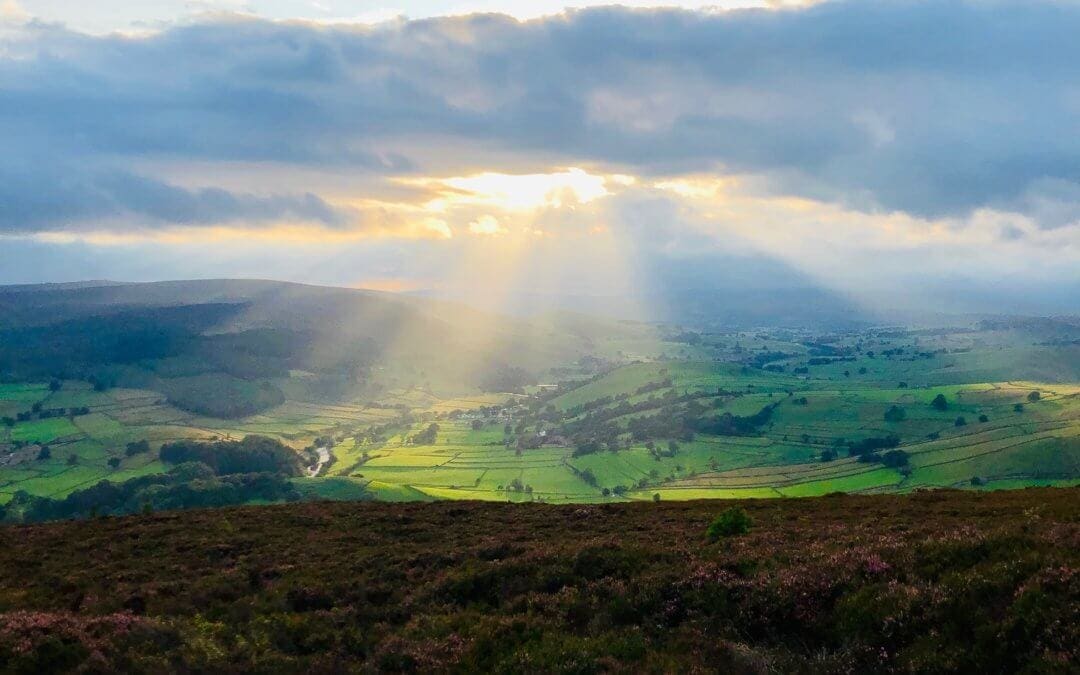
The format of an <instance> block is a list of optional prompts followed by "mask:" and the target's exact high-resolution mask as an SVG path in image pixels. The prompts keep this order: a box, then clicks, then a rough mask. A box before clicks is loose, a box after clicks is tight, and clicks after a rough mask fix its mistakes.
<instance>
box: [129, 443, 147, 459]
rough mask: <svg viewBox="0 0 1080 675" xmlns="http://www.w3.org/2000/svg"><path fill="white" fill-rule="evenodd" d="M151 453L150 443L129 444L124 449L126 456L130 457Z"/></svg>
mask: <svg viewBox="0 0 1080 675" xmlns="http://www.w3.org/2000/svg"><path fill="white" fill-rule="evenodd" d="M148 452H150V441H147V440H141V441H133V442H131V443H128V444H127V447H125V448H124V454H125V455H127V456H128V457H134V456H135V455H143V454H146V453H148Z"/></svg>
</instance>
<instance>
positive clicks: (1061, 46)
mask: <svg viewBox="0 0 1080 675" xmlns="http://www.w3.org/2000/svg"><path fill="white" fill-rule="evenodd" d="M13 6H14V5H13ZM15 7H17V6H15ZM1078 34H1080V6H1077V5H1070V4H1066V3H1059V2H1051V1H1049V0H1037V1H1029V0H1024V1H1022V2H1021V1H1019V0H1011V1H1010V0H1003V1H999V2H961V1H959V0H939V1H935V2H914V1H905V0H899V1H893V2H882V3H876V2H875V3H868V2H831V3H824V4H820V5H815V6H813V7H809V8H806V9H799V10H785V11H778V12H770V11H738V12H694V11H684V10H674V9H651V10H632V9H627V8H619V7H606V8H594V9H588V10H581V11H573V12H568V13H564V14H560V15H556V16H549V17H544V18H540V19H536V20H531V21H518V20H515V19H513V18H510V17H506V16H499V15H473V16H464V17H446V18H435V19H425V20H419V21H404V20H402V21H395V22H391V23H388V24H383V25H379V26H366V25H341V24H336V25H332V26H327V25H318V24H313V23H305V22H300V21H293V22H269V21H262V20H257V19H253V18H250V17H249V18H244V17H235V16H234V17H215V18H213V19H212V20H206V21H203V22H199V23H194V24H190V25H183V26H178V27H173V28H170V29H167V30H164V31H160V32H156V33H151V34H147V35H144V36H140V37H130V36H121V35H107V36H89V35H83V34H79V33H75V32H71V31H68V30H65V29H63V28H62V27H58V26H54V25H45V24H40V23H31V24H28V25H27V26H26V27H25V28H24V29H21V30H20V31H19V32H18V34H17V35H16V36H14V37H12V36H10V35H8V36H7V37H5V38H4V40H3V44H2V45H0V55H2V56H0V82H3V83H4V84H3V87H2V88H0V136H2V137H4V138H6V139H8V138H11V139H17V141H15V142H13V143H12V144H11V146H10V147H8V148H7V154H8V157H7V159H6V160H5V161H4V165H3V166H2V167H0V172H3V177H4V182H5V186H3V187H0V190H3V192H4V194H3V197H4V199H3V202H2V205H0V227H2V228H3V229H4V230H5V231H8V232H28V231H35V230H38V231H52V230H55V229H56V228H58V227H61V228H63V227H75V226H76V225H73V224H77V223H80V222H86V221H91V220H95V219H108V218H110V217H112V218H115V219H126V220H134V219H139V218H143V219H145V221H146V222H145V223H143V226H145V227H167V226H170V225H189V224H192V223H211V222H215V221H233V220H244V219H246V220H250V221H255V222H262V221H270V220H280V219H282V218H284V219H297V220H310V221H316V222H318V223H322V224H325V225H330V226H335V227H341V226H344V225H345V224H347V221H348V218H347V217H346V216H344V215H343V214H342V213H340V212H339V210H337V209H336V208H335V207H333V206H332V205H331V204H330V203H329V201H328V200H326V199H325V198H323V197H321V196H320V186H319V185H298V186H296V188H295V189H293V190H290V191H287V192H282V193H270V194H266V193H263V192H262V191H261V190H260V189H259V186H258V185H252V186H250V188H246V189H242V190H238V191H237V190H230V191H223V190H221V189H219V188H217V187H216V186H215V180H216V178H217V177H216V176H214V175H208V176H207V177H206V181H205V184H204V185H201V186H196V187H191V186H187V187H179V186H176V185H172V184H171V183H169V182H168V180H167V179H166V177H164V176H162V175H155V174H153V172H151V171H150V170H149V169H146V168H145V167H146V166H148V162H149V161H152V162H153V163H154V164H155V166H161V165H167V164H168V163H170V162H175V163H184V162H206V163H210V164H211V165H212V164H214V163H220V165H221V167H222V168H221V171H222V172H225V171H227V170H228V169H227V168H226V165H227V164H229V163H236V162H247V163H255V164H260V165H264V166H269V167H275V168H276V170H278V171H279V172H281V173H283V174H286V175H287V174H288V172H289V171H291V170H297V171H299V170H301V169H308V168H312V167H318V168H319V169H322V170H328V171H336V172H339V173H341V174H344V175H349V174H353V175H377V176H398V177H407V176H417V177H424V176H432V175H442V176H461V175H467V174H472V173H476V171H474V170H473V169H475V166H473V162H474V161H475V160H474V158H475V157H477V156H480V155H489V156H502V157H504V158H510V157H512V158H514V159H512V160H508V162H512V163H515V164H524V165H527V167H526V168H524V169H522V167H520V166H515V167H514V168H513V169H511V168H510V167H509V166H499V165H493V166H488V167H486V170H488V171H491V172H494V173H498V172H505V173H510V172H515V173H536V172H537V171H542V170H546V168H548V167H553V166H554V167H569V166H581V167H586V169H587V170H588V169H590V168H591V169H595V168H597V167H599V168H600V170H601V171H602V172H605V173H615V172H621V173H627V174H633V175H636V176H643V177H677V176H679V175H682V174H685V173H688V172H712V173H718V172H722V173H726V174H740V175H753V176H756V177H757V180H758V184H759V187H760V189H761V190H762V191H763V192H765V193H768V194H772V195H777V196H791V195H794V196H799V197H804V198H810V199H814V200H818V201H822V202H832V203H837V204H840V205H843V206H844V207H846V208H853V209H858V210H862V211H864V212H879V211H883V212H891V211H900V212H904V213H906V214H909V215H911V216H914V217H923V218H942V217H963V216H967V215H970V214H972V213H975V212H977V211H979V210H980V209H994V210H1000V211H1014V212H1017V213H1020V214H1023V215H1025V216H1030V217H1031V218H1033V219H1034V221H1035V225H1036V226H1038V227H1060V226H1062V225H1063V224H1066V223H1068V222H1072V220H1073V219H1074V217H1075V214H1076V212H1077V204H1078V203H1080V87H1078V85H1077V84H1076V78H1075V70H1074V65H1073V64H1075V63H1078V62H1080V41H1078V40H1076V39H1075V36H1076V35H1078ZM72 167H76V168H75V169H73V168H72ZM530 168H531V170H530ZM371 196H373V197H377V195H371Z"/></svg>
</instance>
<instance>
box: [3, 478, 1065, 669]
mask: <svg viewBox="0 0 1080 675" xmlns="http://www.w3.org/2000/svg"><path fill="white" fill-rule="evenodd" d="M729 506H731V504H730V503H726V502H708V501H700V502H681V503H675V502H660V503H652V502H649V503H630V504H617V505H602V506H570V507H557V506H546V505H541V504H521V505H506V504H482V503H461V502H458V503H434V504H420V503H410V504H385V503H319V504H310V503H307V504H295V505H288V506H272V507H243V508H234V509H225V510H216V511H187V512H173V513H162V514H151V515H145V516H131V517H125V518H102V519H96V520H92V521H82V522H61V523H51V524H45V525H34V526H18V527H8V528H3V529H0V569H3V570H4V571H5V573H4V574H3V575H0V672H8V671H23V672H48V671H76V670H84V671H86V670H89V671H124V672H162V671H177V670H179V671H201V672H206V671H214V672H222V671H228V672H251V671H258V672H280V671H289V672H296V671H314V672H349V671H356V672H371V671H406V672H409V671H411V672H425V673H427V672H450V671H454V672H477V671H499V672H575V673H589V672H608V671H611V672H642V671H645V672H694V671H728V672H745V673H756V672H799V671H802V672H806V671H811V672H929V671H935V672H987V673H993V672H1015V671H1025V670H1026V671H1030V672H1067V671H1069V670H1074V671H1075V670H1076V669H1077V668H1078V667H1080V653H1078V649H1080V647H1078V645H1080V573H1078V572H1077V570H1078V568H1080V547H1078V546H1077V545H1076V544H1077V542H1078V541H1080V490H1077V489H1030V490H1023V491H1015V492H992V493H969V492H934V493H917V494H913V495H908V496H830V497H824V498H819V499H805V500H772V501H747V502H740V503H739V504H737V506H739V507H741V508H743V509H745V510H746V513H747V515H748V516H749V517H750V518H751V519H752V521H753V527H752V528H751V529H750V531H749V532H747V533H746V534H743V535H741V536H738V537H731V538H724V539H720V540H719V541H716V542H710V541H709V540H708V538H707V536H706V534H705V532H706V528H707V526H708V524H709V523H710V522H712V520H713V519H714V518H715V517H716V516H717V515H718V514H719V513H720V512H722V511H723V510H724V509H725V508H727V507H729Z"/></svg>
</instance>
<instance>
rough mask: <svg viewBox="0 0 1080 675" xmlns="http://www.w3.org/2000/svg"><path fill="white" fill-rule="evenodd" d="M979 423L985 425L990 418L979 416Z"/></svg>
mask: <svg viewBox="0 0 1080 675" xmlns="http://www.w3.org/2000/svg"><path fill="white" fill-rule="evenodd" d="M979 421H980V422H982V423H983V424H985V423H987V422H989V421H990V418H989V417H987V416H986V415H979Z"/></svg>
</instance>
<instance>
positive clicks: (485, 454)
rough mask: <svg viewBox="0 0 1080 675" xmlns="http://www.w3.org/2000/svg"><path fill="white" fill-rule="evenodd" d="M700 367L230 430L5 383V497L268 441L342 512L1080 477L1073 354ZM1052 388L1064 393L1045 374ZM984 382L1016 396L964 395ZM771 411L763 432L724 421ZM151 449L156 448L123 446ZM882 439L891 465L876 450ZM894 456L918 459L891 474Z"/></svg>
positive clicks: (300, 483)
mask: <svg viewBox="0 0 1080 675" xmlns="http://www.w3.org/2000/svg"><path fill="white" fill-rule="evenodd" d="M668 344H669V345H672V344H674V345H675V347H669V349H670V350H672V351H674V350H675V349H678V346H677V343H668ZM871 347H873V349H871ZM654 352H655V350H654ZM875 352H876V353H875ZM623 353H625V352H623ZM688 353H689V354H690V355H691V357H692V358H691V359H690V360H671V359H657V358H655V357H654V358H653V359H652V360H637V361H632V362H628V363H624V364H622V365H620V364H619V363H617V362H612V363H610V364H609V365H608V366H607V368H606V369H605V370H604V371H603V372H602V374H600V375H597V376H593V377H591V378H586V379H582V378H580V377H578V378H577V379H576V380H571V381H568V382H563V383H562V384H561V385H560V386H559V387H558V388H557V389H555V388H553V386H551V385H546V386H544V387H537V388H533V389H532V390H530V391H529V392H528V393H526V394H524V395H522V394H516V395H512V394H490V393H489V394H481V393H466V394H462V395H459V396H447V395H442V396H439V395H436V394H434V393H432V392H431V391H430V390H426V389H424V388H421V387H410V388H407V389H396V390H386V391H384V392H383V393H381V394H380V395H379V396H378V397H377V398H370V397H369V398H366V399H361V398H357V399H355V400H335V401H316V400H296V399H286V400H285V402H284V403H282V404H280V405H277V406H275V407H273V408H270V409H268V410H265V411H262V412H260V413H259V414H255V415H251V416H247V417H241V418H238V419H232V420H223V419H217V418H212V417H206V416H202V415H199V414H196V413H192V412H188V411H185V410H181V409H180V408H178V407H176V406H175V405H173V404H172V403H170V402H168V400H167V398H166V397H165V396H164V395H162V394H161V393H158V392H155V391H150V390H139V389H124V388H112V389H107V390H106V391H95V390H94V388H92V387H91V386H90V384H88V383H86V382H80V381H74V380H69V381H63V382H54V383H53V386H50V385H49V383H47V382H42V383H16V384H0V411H3V413H4V417H6V418H7V420H5V425H4V426H3V427H0V502H4V501H7V500H9V499H11V498H12V496H13V495H14V494H15V493H16V492H18V491H24V492H26V493H27V494H29V495H34V496H47V497H62V496H64V495H66V494H69V493H71V492H72V491H75V490H79V489H82V488H85V487H87V486H90V485H93V484H95V483H97V482H99V481H101V480H108V481H123V480H127V479H129V478H133V477H136V476H140V475H145V474H149V473H155V472H161V471H165V470H167V469H168V466H166V465H164V464H162V463H161V462H160V461H159V460H158V459H157V458H156V451H157V449H158V448H159V447H160V446H161V445H162V444H163V443H165V442H168V441H172V440H178V439H238V438H242V437H244V436H246V435H250V434H259V435H265V436H271V437H274V438H277V439H279V440H281V441H283V442H285V443H286V444H288V445H290V446H292V447H293V448H295V449H296V450H298V451H300V450H303V449H305V448H309V449H311V448H323V449H325V450H326V451H328V452H329V461H328V462H326V463H325V464H323V465H321V466H320V467H319V468H318V471H319V475H318V476H317V477H314V478H298V479H295V480H294V484H295V485H296V487H297V490H298V491H299V492H300V493H301V494H302V495H304V496H306V497H309V498H325V499H356V498H366V499H370V498H374V499H384V500H390V501H399V500H432V499H472V500H483V501H514V502H520V501H544V502H552V503H566V502H605V501H626V500H657V499H659V500H671V499H698V498H742V497H747V498H750V497H753V498H758V497H789V496H812V495H823V494H828V493H831V492H840V491H842V492H862V493H875V492H904V491H911V490H914V489H919V488H935V487H954V488H956V487H959V488H967V489H977V490H986V489H994V488H1006V487H1008V488H1015V487H1023V486H1034V485H1062V486H1067V485H1076V484H1077V483H1078V482H1080V385H1078V384H1077V383H1076V380H1075V379H1073V377H1074V376H1073V373H1075V372H1076V368H1077V366H1076V361H1077V360H1078V358H1080V351H1078V350H1077V349H1076V347H1075V346H1065V347H1064V348H1060V349H1056V350H1052V349H1049V348H1045V347H1039V346H1037V345H1036V346H1032V345H1031V344H1030V343H1029V342H1027V341H1025V340H1023V339H1020V338H1018V337H1017V336H1015V335H1012V334H998V333H975V334H971V333H959V334H951V333H947V332H945V333H939V334H933V335H931V336H929V337H925V336H919V337H912V334H911V333H903V332H901V334H900V335H899V336H896V335H891V334H890V336H889V337H880V336H879V335H875V334H850V335H843V336H839V337H837V336H833V337H830V338H828V339H824V338H816V339H807V338H805V337H804V338H801V339H795V338H793V337H792V336H790V335H785V334H781V335H773V334H764V335H763V334H745V333H743V334H734V335H724V336H712V337H710V336H706V339H705V341H703V342H701V343H699V344H696V345H694V347H693V349H692V350H691V351H690V352H688ZM820 353H826V354H828V355H829V356H827V357H820V356H817V357H815V355H816V354H820ZM706 355H707V356H710V357H711V358H703V356H706ZM1044 361H1046V362H1053V363H1056V366H1053V367H1052V366H1051V365H1048V364H1047V363H1044ZM1032 363H1037V364H1038V367H1037V368H1036V367H1032V365H1031V364H1032ZM1051 372H1052V373H1056V374H1057V377H1056V379H1044V380H1034V379H1031V378H1030V375H1032V374H1033V373H1044V374H1048V373H1051ZM987 374H997V375H1001V376H1004V377H1005V378H1007V379H1001V380H994V381H990V380H971V381H965V380H966V379H967V378H975V377H981V376H983V375H987ZM281 389H282V390H284V391H289V387H288V386H286V385H284V384H283V385H282V387H281ZM938 399H940V400H941V401H943V403H942V404H941V405H938V404H937V403H936V400H938ZM33 410H38V411H45V412H44V413H33ZM766 410H767V411H768V414H767V415H766V416H765V417H766V418H767V419H763V420H760V423H758V422H754V424H753V425H751V426H750V427H746V428H739V429H720V430H719V431H717V430H711V428H710V427H709V426H708V423H709V421H710V420H712V422H713V423H714V424H715V423H716V422H717V420H723V419H724V418H727V419H728V420H743V421H747V420H753V419H755V416H756V415H758V414H759V413H761V412H762V411H766ZM49 411H52V412H51V413H50V412H49ZM43 415H48V416H43ZM14 417H18V419H13V418H14ZM684 417H685V418H686V419H683V418H684ZM666 418H678V420H679V424H682V425H683V426H682V427H678V428H674V427H671V426H670V425H667V426H665V424H664V422H665V419H666ZM690 418H693V419H690ZM433 424H434V425H437V430H434V431H432V430H429V431H430V432H431V433H430V437H426V436H425V434H424V432H425V430H428V427H430V426H431V425H433ZM695 424H696V425H697V426H695ZM593 438H595V439H597V440H595V441H591V440H590V439H593ZM144 440H145V441H147V442H148V443H149V446H150V450H151V451H150V452H148V453H140V454H134V455H129V453H127V452H126V451H125V450H126V447H127V445H128V444H129V443H137V442H139V441H144ZM867 443H869V444H874V443H878V445H877V446H874V448H878V449H876V450H874V452H869V453H866V454H867V456H862V455H861V454H858V453H859V452H860V451H859V450H858V448H859V447H860V444H867ZM888 450H898V451H901V452H900V454H899V455H895V456H894V457H893V458H892V459H885V458H883V457H882V454H883V453H885V452H886V451H888ZM897 458H899V459H898V461H895V462H894V461H892V460H893V459H897ZM868 460H869V461H868Z"/></svg>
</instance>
